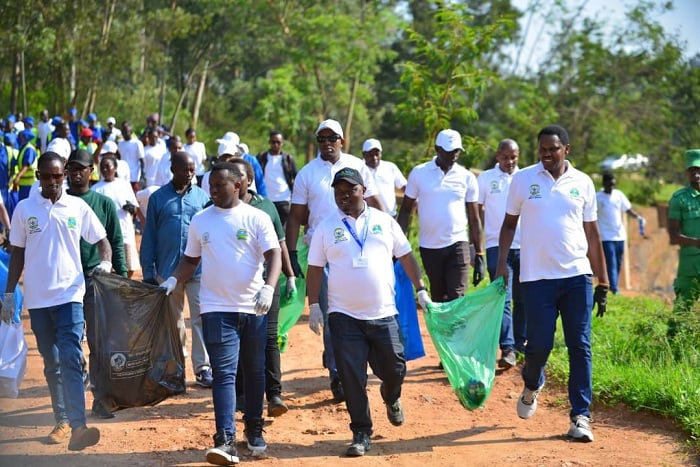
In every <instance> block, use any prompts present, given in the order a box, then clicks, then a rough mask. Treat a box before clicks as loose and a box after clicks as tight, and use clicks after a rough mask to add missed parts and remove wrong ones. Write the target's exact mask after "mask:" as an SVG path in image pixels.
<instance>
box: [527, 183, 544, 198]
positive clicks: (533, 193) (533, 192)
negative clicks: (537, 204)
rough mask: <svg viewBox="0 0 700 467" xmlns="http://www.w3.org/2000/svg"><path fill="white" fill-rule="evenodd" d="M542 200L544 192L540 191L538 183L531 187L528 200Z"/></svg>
mask: <svg viewBox="0 0 700 467" xmlns="http://www.w3.org/2000/svg"><path fill="white" fill-rule="evenodd" d="M538 198H542V192H541V191H540V186H539V185H538V184H537V183H533V184H532V185H530V197H529V198H528V199H538Z"/></svg>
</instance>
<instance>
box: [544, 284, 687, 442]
mask: <svg viewBox="0 0 700 467" xmlns="http://www.w3.org/2000/svg"><path fill="white" fill-rule="evenodd" d="M608 310H609V311H608V313H607V314H606V315H605V318H604V319H601V318H593V332H592V343H593V392H594V397H595V398H596V400H597V401H599V402H603V403H607V404H615V403H618V402H622V403H624V404H626V405H627V406H629V407H630V408H632V409H633V410H648V411H651V412H654V413H657V414H659V415H662V416H667V417H671V418H673V419H674V420H675V421H676V422H677V423H678V424H679V425H680V426H681V427H682V428H683V429H684V430H685V431H686V432H687V433H688V434H689V436H690V439H691V444H692V445H693V447H694V448H695V449H698V448H700V371H699V370H698V368H699V367H700V310H698V309H697V308H696V310H695V312H694V313H692V314H690V315H688V316H686V317H684V318H682V319H681V320H680V323H681V324H680V326H679V329H680V331H679V332H678V333H677V334H676V335H675V337H673V338H669V337H667V330H668V325H667V323H668V320H669V319H670V318H671V317H672V312H671V307H670V305H667V304H665V303H664V302H663V301H662V300H660V299H655V298H649V297H633V298H631V297H621V296H619V295H616V296H611V297H610V299H609V303H608ZM549 362H550V363H549V367H548V371H549V374H550V375H551V376H552V377H553V378H554V379H556V380H558V381H559V382H563V383H565V382H566V378H567V375H568V357H567V353H566V346H565V345H564V340H563V334H562V332H561V328H560V329H559V330H558V332H557V339H556V342H555V349H554V351H553V352H552V356H551V358H550V361H549Z"/></svg>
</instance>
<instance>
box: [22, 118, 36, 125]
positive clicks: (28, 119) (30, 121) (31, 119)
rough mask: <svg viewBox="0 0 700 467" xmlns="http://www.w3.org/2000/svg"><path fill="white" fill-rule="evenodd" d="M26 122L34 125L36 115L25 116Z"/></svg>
mask: <svg viewBox="0 0 700 467" xmlns="http://www.w3.org/2000/svg"><path fill="white" fill-rule="evenodd" d="M24 123H25V125H31V126H34V117H25V119H24Z"/></svg>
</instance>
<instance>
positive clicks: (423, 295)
mask: <svg viewBox="0 0 700 467" xmlns="http://www.w3.org/2000/svg"><path fill="white" fill-rule="evenodd" d="M428 303H433V302H432V301H431V300H430V295H428V291H427V290H425V289H423V290H419V291H418V304H419V305H420V307H421V308H422V309H423V311H428V307H427V304H428Z"/></svg>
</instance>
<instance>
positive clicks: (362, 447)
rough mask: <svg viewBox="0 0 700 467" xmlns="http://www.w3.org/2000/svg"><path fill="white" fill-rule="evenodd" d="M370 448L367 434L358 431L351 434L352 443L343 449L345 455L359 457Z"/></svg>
mask: <svg viewBox="0 0 700 467" xmlns="http://www.w3.org/2000/svg"><path fill="white" fill-rule="evenodd" d="M370 449H371V446H370V442H369V435H368V434H367V433H364V432H362V431H358V432H357V433H355V434H353V435H352V444H351V445H350V447H348V449H347V450H346V451H345V455H346V456H348V457H360V456H364V455H365V454H366V453H367V451H369V450H370Z"/></svg>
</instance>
